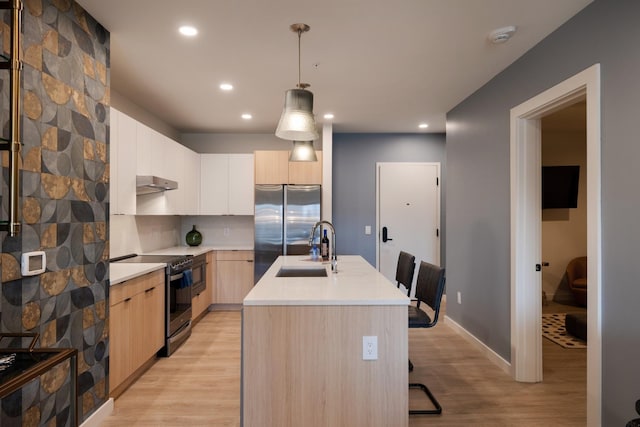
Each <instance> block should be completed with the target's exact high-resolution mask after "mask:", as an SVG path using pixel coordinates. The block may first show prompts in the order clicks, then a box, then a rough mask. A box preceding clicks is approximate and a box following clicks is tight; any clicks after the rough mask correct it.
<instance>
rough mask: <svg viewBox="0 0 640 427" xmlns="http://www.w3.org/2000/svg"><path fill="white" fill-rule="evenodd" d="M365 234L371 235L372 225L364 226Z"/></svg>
mask: <svg viewBox="0 0 640 427" xmlns="http://www.w3.org/2000/svg"><path fill="white" fill-rule="evenodd" d="M364 234H366V235H367V236H368V235H369V234H371V226H370V225H365V226H364Z"/></svg>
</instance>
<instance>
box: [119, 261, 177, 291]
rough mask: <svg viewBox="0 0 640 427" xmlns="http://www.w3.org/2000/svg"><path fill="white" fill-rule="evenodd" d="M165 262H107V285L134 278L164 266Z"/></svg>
mask: <svg viewBox="0 0 640 427" xmlns="http://www.w3.org/2000/svg"><path fill="white" fill-rule="evenodd" d="M165 266H166V264H163V263H158V262H153V263H137V264H128V263H121V264H118V263H110V264H109V286H114V285H118V284H120V283H122V282H126V281H127V280H131V279H135V278H136V277H140V276H143V275H145V274H147V273H151V272H153V271H156V270H161V269H163V268H165Z"/></svg>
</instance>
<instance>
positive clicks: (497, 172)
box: [446, 0, 640, 426]
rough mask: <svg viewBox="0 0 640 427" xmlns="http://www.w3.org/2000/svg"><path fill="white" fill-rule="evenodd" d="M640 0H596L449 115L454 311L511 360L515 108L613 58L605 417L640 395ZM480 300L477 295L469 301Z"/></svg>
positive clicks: (609, 68)
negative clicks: (457, 298) (457, 300)
mask: <svg viewBox="0 0 640 427" xmlns="http://www.w3.org/2000/svg"><path fill="white" fill-rule="evenodd" d="M638 17H640V1H637V0H606V1H605V0H596V1H595V2H594V3H592V4H591V5H590V6H588V7H587V8H585V9H584V10H583V11H582V12H580V13H579V14H578V15H576V16H575V17H574V18H573V19H571V20H570V21H568V22H567V23H566V24H564V25H563V26H562V27H560V28H559V29H558V30H557V31H555V32H554V33H553V34H551V35H550V36H549V37H547V38H546V39H545V40H543V41H542V42H541V43H539V44H538V45H537V46H536V47H534V48H533V49H531V50H530V51H529V52H527V53H526V54H525V55H524V56H523V57H521V58H520V59H519V60H518V61H517V62H515V63H514V64H513V65H511V66H510V67H509V68H507V69H506V70H505V71H503V72H502V73H501V74H500V75H498V76H497V77H496V78H494V79H493V80H491V81H490V82H489V83H487V84H486V85H485V86H484V87H482V88H481V89H479V90H478V91H477V92H476V93H475V94H473V95H472V96H470V97H469V98H468V99H466V100H465V101H463V102H462V103H461V104H459V105H458V106H457V107H455V108H454V109H453V110H452V111H450V112H449V114H448V115H447V123H448V124H449V125H448V129H447V144H446V151H447V195H446V202H447V231H448V233H447V287H448V290H449V291H453V292H456V291H461V292H462V293H463V304H462V305H457V304H450V305H448V306H447V315H448V316H450V317H452V318H453V319H454V320H455V321H456V322H458V323H460V324H461V325H462V326H463V327H464V328H465V329H467V330H468V331H470V332H471V333H473V334H474V335H475V336H476V337H477V338H479V339H480V340H482V341H483V342H484V343H485V344H487V345H488V346H489V347H491V348H492V349H493V350H494V351H496V352H497V353H499V354H500V355H501V356H503V357H504V358H506V359H507V360H508V359H510V344H509V343H510V295H509V292H510V286H509V276H510V266H509V256H510V255H509V254H510V247H509V209H510V208H509V110H510V108H512V107H514V106H516V105H518V104H520V103H522V102H523V101H526V100H527V99H529V98H531V97H533V96H535V95H537V94H538V93H540V92H542V91H544V90H546V89H548V88H549V87H551V86H553V85H555V84H556V83H559V82H561V81H563V80H565V79H566V78H568V77H570V76H572V75H574V74H576V73H578V72H580V71H582V70H584V69H586V68H588V67H589V66H591V65H593V64H595V63H600V64H601V79H602V80H601V82H602V89H601V94H602V239H603V247H602V254H603V260H602V277H603V281H602V284H603V285H602V297H601V302H602V312H601V313H602V330H601V333H602V344H603V351H602V361H603V362H602V363H603V366H602V375H603V388H602V409H603V411H602V425H604V426H619V425H624V424H625V423H626V421H628V420H629V419H631V418H636V417H637V414H635V411H634V409H633V408H634V403H635V401H636V400H637V399H640V386H639V384H640V363H638V361H639V360H640V345H639V339H640V327H639V325H638V319H637V314H636V313H637V312H638V306H639V304H638V303H639V302H640V272H639V270H638V268H637V258H638V254H639V253H640V227H638V226H637V218H638V211H639V210H640V192H639V191H638V190H637V187H638V183H639V182H640V168H638V167H637V162H638V159H640V144H639V143H638V138H637V134H638V132H637V123H638V117H640V84H639V82H638V79H639V78H640V49H639V48H638V46H639V42H640V26H639V25H638ZM465 300H466V301H473V304H464V302H465Z"/></svg>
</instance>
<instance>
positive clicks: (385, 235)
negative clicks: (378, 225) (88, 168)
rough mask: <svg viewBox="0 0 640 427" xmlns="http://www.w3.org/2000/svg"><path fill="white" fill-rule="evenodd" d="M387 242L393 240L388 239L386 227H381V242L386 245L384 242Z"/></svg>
mask: <svg viewBox="0 0 640 427" xmlns="http://www.w3.org/2000/svg"><path fill="white" fill-rule="evenodd" d="M387 240H393V239H390V238H389V237H388V234H387V227H382V241H383V242H384V243H386V242H387Z"/></svg>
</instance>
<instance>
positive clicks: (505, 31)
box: [489, 25, 516, 44]
mask: <svg viewBox="0 0 640 427" xmlns="http://www.w3.org/2000/svg"><path fill="white" fill-rule="evenodd" d="M515 32H516V27H514V26H513V25H510V26H508V27H502V28H498V29H496V30H493V31H491V32H490V33H489V40H490V41H491V43H494V44H500V43H504V42H506V41H507V40H509V39H510V38H511V36H513V34H514V33H515Z"/></svg>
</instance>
